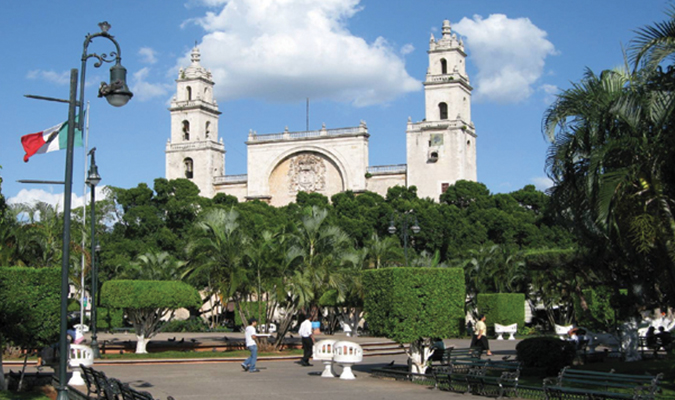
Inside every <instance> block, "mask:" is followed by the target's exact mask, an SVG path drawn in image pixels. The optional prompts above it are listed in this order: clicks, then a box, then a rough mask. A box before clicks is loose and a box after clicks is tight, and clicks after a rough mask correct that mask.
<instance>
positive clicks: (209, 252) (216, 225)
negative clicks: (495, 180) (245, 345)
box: [184, 208, 250, 320]
mask: <svg viewBox="0 0 675 400" xmlns="http://www.w3.org/2000/svg"><path fill="white" fill-rule="evenodd" d="M238 218H239V213H238V212H237V211H235V210H229V211H227V210H223V209H220V208H212V209H209V210H207V211H205V212H204V213H203V214H202V215H200V217H199V220H198V222H197V225H196V228H197V234H195V236H194V237H193V239H192V240H191V241H190V243H189V244H188V247H187V253H188V259H189V260H190V261H189V262H188V265H187V270H186V273H185V274H184V276H185V277H191V276H194V278H199V277H204V278H205V279H206V281H207V283H208V288H209V289H208V291H209V292H210V293H213V294H217V295H218V296H219V297H220V298H221V299H222V300H223V301H228V300H229V299H230V298H232V299H233V300H234V302H235V306H236V307H237V311H238V312H240V313H243V311H242V309H241V307H240V302H241V301H242V297H243V294H244V288H245V285H246V283H247V281H248V275H247V271H246V268H245V260H244V257H245V255H246V251H247V249H248V246H250V238H249V237H248V236H247V235H246V234H245V232H244V229H243V228H242V227H241V226H240V225H239V222H238ZM245 319H246V318H245V317H243V318H242V320H245Z"/></svg>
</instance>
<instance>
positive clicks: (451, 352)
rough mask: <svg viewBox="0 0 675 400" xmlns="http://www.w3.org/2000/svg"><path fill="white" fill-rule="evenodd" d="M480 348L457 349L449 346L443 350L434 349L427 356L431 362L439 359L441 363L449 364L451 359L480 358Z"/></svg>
mask: <svg viewBox="0 0 675 400" xmlns="http://www.w3.org/2000/svg"><path fill="white" fill-rule="evenodd" d="M481 353H482V349H481V348H480V347H470V348H462V349H457V348H454V347H449V348H447V349H445V350H436V351H434V353H433V354H432V355H431V357H430V358H429V361H431V362H432V363H433V362H434V361H440V363H441V365H449V364H450V363H451V362H452V360H476V359H480V355H481Z"/></svg>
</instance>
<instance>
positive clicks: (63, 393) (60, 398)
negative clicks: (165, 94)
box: [26, 22, 133, 400]
mask: <svg viewBox="0 0 675 400" xmlns="http://www.w3.org/2000/svg"><path fill="white" fill-rule="evenodd" d="M98 25H99V27H100V28H101V32H98V33H95V34H93V35H92V34H87V36H86V37H85V40H84V48H83V51H82V68H81V73H80V99H79V100H78V99H77V69H76V68H73V69H71V70H70V97H69V98H68V100H64V99H55V98H51V97H44V96H34V95H27V96H26V97H30V98H34V99H38V100H47V101H56V102H61V103H68V140H67V141H66V172H65V179H64V182H65V183H64V188H63V190H64V194H63V251H62V253H61V254H62V260H61V324H60V332H59V367H58V369H59V374H58V375H59V376H58V379H59V386H58V388H57V391H58V395H57V397H56V398H57V400H68V383H67V379H66V377H67V372H68V371H67V367H68V343H67V342H66V341H67V334H66V330H67V329H68V268H69V265H70V209H71V204H70V203H71V201H72V189H73V147H74V144H75V124H76V123H77V127H78V129H79V130H80V132H82V126H83V122H84V82H85V80H84V79H85V70H86V66H87V60H88V59H90V58H96V59H97V60H98V61H97V62H96V63H94V67H96V68H98V67H100V66H101V65H102V64H103V63H104V62H106V63H111V62H113V61H115V65H113V66H112V67H111V68H110V83H109V84H107V83H105V82H104V83H101V86H100V87H99V92H98V96H99V97H105V98H106V100H108V103H110V104H111V105H113V106H115V107H121V106H123V105H125V104H126V103H127V102H128V101H129V100H130V99H131V97H132V96H133V94H132V93H131V91H129V88H128V87H127V83H126V75H127V71H126V69H125V68H124V67H123V66H122V64H121V61H122V56H121V51H120V46H119V44H118V43H117V41H115V39H114V38H113V36H112V35H110V34H109V33H108V30H109V29H110V24H108V23H107V22H101V23H100V24H98ZM97 37H103V38H106V39H108V40H110V41H111V42H113V44H114V45H115V51H114V52H110V53H107V54H106V53H102V54H101V55H99V54H96V53H92V54H89V53H88V48H89V44H90V43H91V42H92V40H94V39H95V38H97ZM78 107H79V120H76V118H75V113H76V109H77V108H78Z"/></svg>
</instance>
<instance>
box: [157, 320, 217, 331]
mask: <svg viewBox="0 0 675 400" xmlns="http://www.w3.org/2000/svg"><path fill="white" fill-rule="evenodd" d="M209 331H210V329H209V324H208V323H207V322H206V321H204V320H203V319H201V318H198V317H197V318H195V317H190V318H188V319H185V320H177V319H174V320H173V321H169V322H167V323H164V326H163V327H162V332H209Z"/></svg>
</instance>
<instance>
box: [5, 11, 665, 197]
mask: <svg viewBox="0 0 675 400" xmlns="http://www.w3.org/2000/svg"><path fill="white" fill-rule="evenodd" d="M669 4H670V3H669V2H668V1H666V0H643V1H632V0H630V1H629V0H596V1H592V2H589V1H586V0H584V1H581V0H569V1H566V2H549V1H540V0H531V1H526V0H523V1H496V0H483V1H479V2H478V1H473V0H400V1H396V2H388V1H380V0H361V1H359V0H322V1H316V0H183V1H180V0H174V1H162V0H145V1H131V0H121V1H118V2H115V5H114V6H111V5H110V4H108V3H106V2H97V1H89V2H82V1H75V0H63V1H59V2H54V1H48V0H41V1H39V0H36V1H30V2H18V1H13V2H8V3H7V4H5V5H3V12H2V13H1V14H0V33H2V37H3V44H2V48H3V50H4V52H3V53H4V54H5V56H6V60H5V62H4V63H3V67H2V73H1V74H0V87H1V88H2V89H3V95H2V96H0V115H2V117H3V118H2V119H3V122H4V128H5V129H3V132H2V134H0V166H2V169H1V170H0V175H1V176H2V177H3V179H4V182H3V184H2V192H3V194H4V195H5V196H6V197H8V198H10V200H11V201H13V202H26V201H31V199H33V200H34V199H41V200H43V201H48V202H50V203H58V202H59V199H60V198H61V196H62V192H63V190H62V188H60V187H59V186H58V185H52V186H50V185H26V184H20V183H17V182H16V181H17V180H18V179H42V180H63V176H64V164H65V152H55V153H49V154H44V155H36V156H34V157H33V158H31V160H30V161H29V162H28V163H24V162H23V161H22V157H23V150H22V147H21V143H20V138H21V136H22V135H25V134H28V133H33V132H38V131H40V130H43V129H46V128H49V127H51V126H53V125H55V124H57V123H59V122H62V121H64V120H65V119H66V117H67V107H66V106H65V105H63V104H59V103H52V102H44V101H38V100H31V99H27V98H25V97H24V96H23V95H24V94H35V95H42V96H49V97H58V98H67V97H68V84H69V71H70V69H71V68H79V67H80V59H81V56H82V43H83V41H84V37H85V35H86V34H87V33H95V32H98V26H97V23H98V22H100V21H103V20H107V21H109V22H110V24H111V25H112V29H111V30H110V33H111V34H113V35H115V38H116V39H117V40H118V42H119V43H120V46H121V49H122V64H123V65H124V66H125V67H126V68H127V69H128V74H129V76H128V78H129V83H130V86H131V90H132V91H133V93H134V98H133V99H132V100H131V102H130V103H129V104H128V105H127V106H125V107H122V108H113V107H110V106H109V105H107V103H106V102H105V101H103V100H101V99H98V98H97V97H96V88H97V87H98V84H99V83H100V82H101V81H104V80H105V81H107V80H108V77H107V75H108V65H104V66H102V67H101V68H95V67H94V61H93V60H90V61H89V62H88V63H87V80H86V94H85V97H86V101H87V102H90V103H91V111H90V136H89V146H90V147H91V146H96V147H97V149H98V150H97V153H96V155H97V157H96V158H97V163H98V165H99V172H100V174H101V175H102V177H103V181H102V185H112V186H118V187H124V188H130V187H134V186H136V185H138V184H139V183H142V182H145V183H147V184H149V185H152V182H153V180H154V179H155V178H158V177H163V176H164V165H165V161H164V149H165V145H166V141H167V139H168V138H169V134H170V117H169V112H168V110H167V108H168V104H169V101H170V99H171V97H172V96H173V95H174V92H175V79H176V77H177V74H178V70H179V68H180V67H183V66H187V65H189V52H190V49H191V48H192V47H193V46H194V45H195V44H197V45H198V46H199V48H200V49H201V54H202V65H203V66H205V67H206V68H208V69H210V70H211V71H212V72H213V77H214V80H215V82H216V86H215V94H216V98H217V100H218V104H219V106H220V111H222V112H223V114H222V115H221V117H220V126H219V133H220V136H221V138H223V140H224V143H225V148H226V151H227V154H226V173H227V174H243V173H246V146H245V144H244V142H245V140H246V138H247V134H248V131H249V130H255V131H257V132H258V133H261V134H264V133H275V132H281V131H283V130H284V128H285V127H288V129H289V130H291V131H302V130H305V129H306V124H307V113H306V101H307V100H306V99H308V98H309V101H310V112H309V129H310V130H312V129H319V128H321V125H322V124H323V123H325V124H326V127H327V128H329V129H330V128H340V127H350V126H357V125H358V124H359V122H360V121H361V120H363V121H365V122H366V123H367V124H368V128H369V132H370V134H371V137H370V165H388V164H403V163H405V126H406V121H407V120H408V117H411V118H412V120H413V121H420V120H422V119H423V118H424V92H423V86H422V82H423V80H424V76H425V73H426V70H427V67H428V58H427V54H426V51H427V49H428V44H429V38H430V36H431V35H432V34H433V35H435V36H436V37H440V35H441V34H440V28H441V25H442V22H443V20H444V19H448V20H450V21H451V24H452V28H453V30H454V31H455V32H456V33H457V34H458V35H460V36H461V37H462V38H463V40H464V42H465V48H466V51H467V53H468V60H467V71H468V74H469V76H470V79H471V83H472V85H473V87H474V92H473V109H472V117H473V122H474V124H475V126H476V132H477V134H478V140H477V157H478V180H479V181H480V182H483V183H485V184H486V185H487V186H488V187H489V189H490V190H491V191H492V192H510V191H514V190H518V189H520V188H522V187H523V186H525V185H528V184H535V185H536V186H537V187H538V188H539V189H542V190H543V189H546V188H547V187H548V185H549V181H548V179H547V178H546V175H545V173H544V160H545V157H546V150H547V143H546V142H545V141H544V139H543V136H542V134H541V120H542V115H543V113H544V112H545V110H546V108H547V107H548V106H549V105H550V104H551V102H552V101H553V100H554V98H555V94H556V93H558V92H559V91H560V90H561V89H566V88H569V87H570V84H571V82H575V81H578V80H579V79H580V78H581V77H582V75H583V73H584V71H585V69H586V68H590V69H592V70H593V71H596V72H599V71H601V70H603V69H609V68H614V67H616V66H620V65H622V63H623V55H622V48H623V47H626V46H627V45H628V44H629V41H630V39H631V38H632V37H633V36H634V31H635V30H636V29H638V28H639V27H642V26H644V25H647V24H651V23H653V22H655V21H660V20H663V19H664V18H665V14H664V11H665V10H666V9H667V7H668V5H669ZM89 50H90V52H97V53H99V54H100V53H109V52H110V51H111V50H113V46H112V44H111V43H110V42H108V41H106V40H105V39H96V40H95V41H94V42H92V44H91V45H90V47H89ZM83 154H84V153H83V150H82V149H78V150H76V156H75V184H74V187H73V190H74V191H75V201H76V202H81V199H82V197H84V195H85V194H84V193H85V188H84V185H83V183H82V182H83V180H84V162H85V161H84V155H83Z"/></svg>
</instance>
